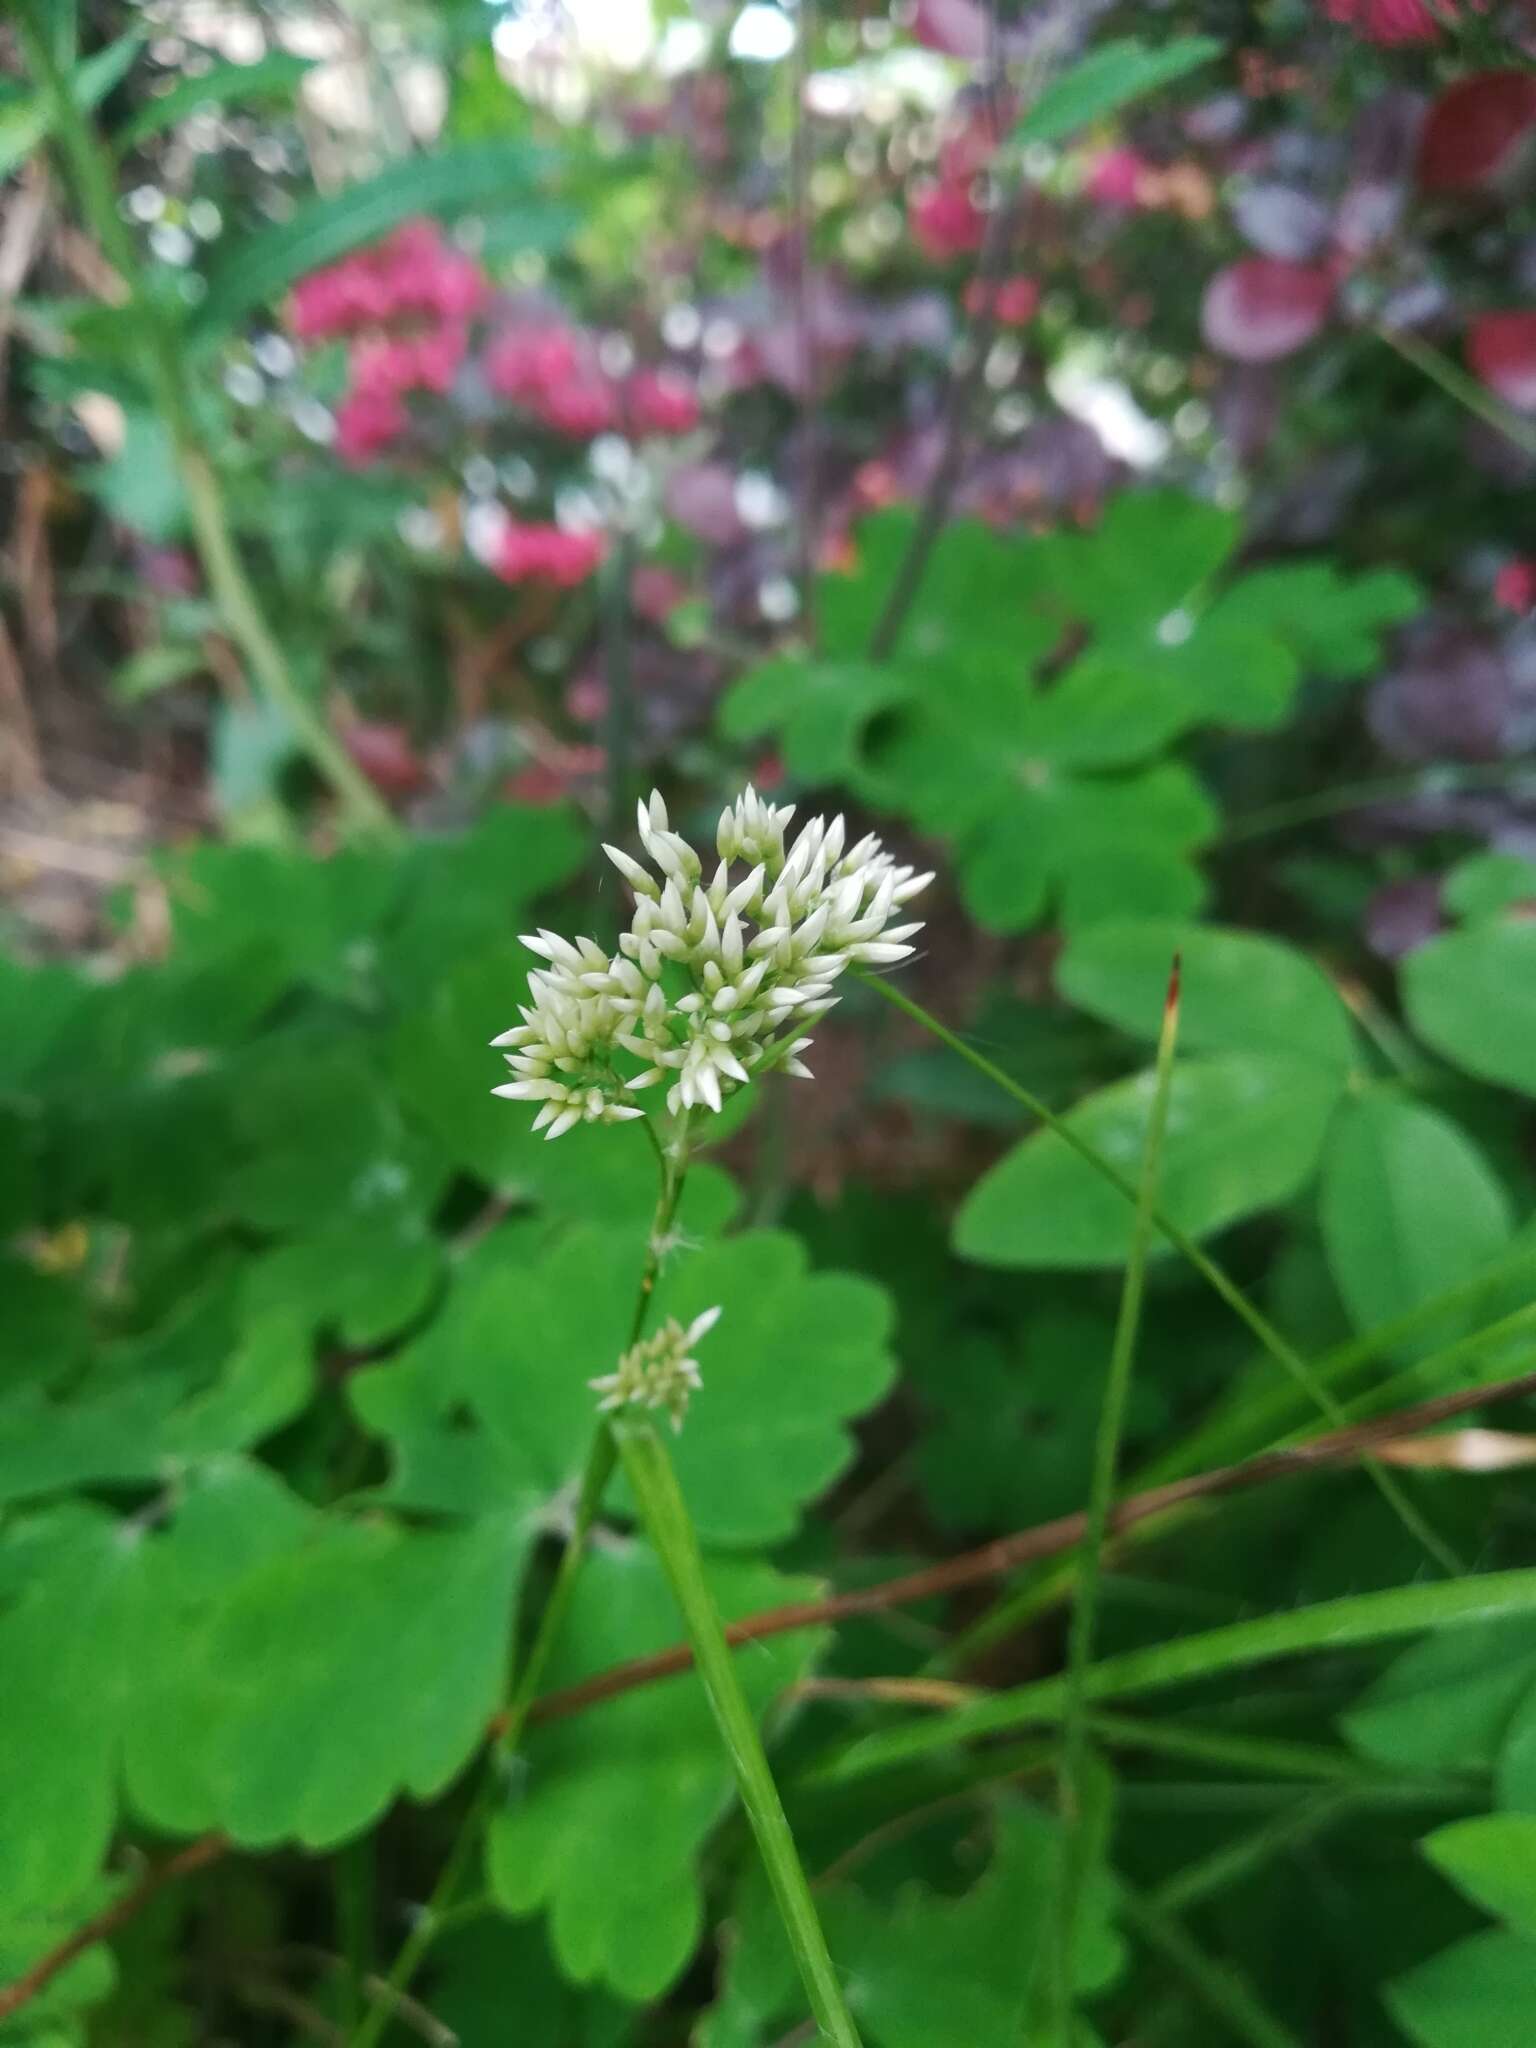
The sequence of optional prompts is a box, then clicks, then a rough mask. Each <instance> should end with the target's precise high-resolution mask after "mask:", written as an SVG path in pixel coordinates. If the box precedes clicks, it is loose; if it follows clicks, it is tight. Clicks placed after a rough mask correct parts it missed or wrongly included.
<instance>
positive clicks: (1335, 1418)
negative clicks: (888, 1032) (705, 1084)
mask: <svg viewBox="0 0 1536 2048" xmlns="http://www.w3.org/2000/svg"><path fill="white" fill-rule="evenodd" d="M854 972H855V973H856V974H858V976H859V979H860V980H861V981H863V982H864V983H865V985H866V986H867V987H869V988H872V989H874V990H876V991H877V993H878V994H880V995H882V996H883V997H884V998H885V1000H886V1001H887V1002H888V1003H894V1004H895V1006H896V1008H897V1009H898V1010H900V1011H901V1012H902V1013H903V1015H905V1016H907V1017H910V1018H911V1019H912V1021H913V1022H914V1023H915V1024H921V1026H922V1027H923V1029H924V1030H925V1031H926V1032H928V1033H929V1034H930V1035H931V1036H932V1037H934V1038H936V1039H938V1041H939V1043H940V1044H941V1045H946V1046H948V1047H949V1049H950V1051H951V1052H953V1053H956V1054H958V1055H959V1057H960V1058H961V1059H963V1060H964V1061H965V1062H966V1064H967V1065H968V1066H971V1067H974V1068H975V1069H976V1071H977V1073H978V1074H984V1075H985V1076H986V1078H987V1079H988V1080H989V1081H991V1082H992V1083H993V1084H994V1085H995V1086H996V1087H998V1088H1001V1089H1002V1091H1003V1093H1004V1094H1005V1095H1011V1096H1012V1097H1013V1099H1014V1101H1015V1102H1017V1103H1019V1104H1021V1105H1022V1107H1023V1108H1025V1109H1027V1110H1028V1111H1029V1112H1030V1114H1031V1115H1032V1116H1034V1117H1036V1118H1038V1119H1039V1121H1040V1122H1041V1123H1042V1124H1044V1125H1045V1126H1046V1127H1047V1129H1049V1130H1051V1131H1054V1132H1055V1134H1056V1136H1057V1137H1058V1138H1060V1139H1061V1141H1062V1143H1063V1144H1065V1145H1068V1146H1070V1147H1071V1149H1072V1150H1073V1151H1074V1152H1075V1153H1076V1154H1077V1155H1078V1157H1079V1158H1080V1159H1082V1160H1083V1161H1085V1163H1086V1164H1087V1165H1089V1166H1091V1167H1092V1168H1093V1170H1094V1172H1095V1173H1097V1174H1099V1175H1100V1176H1101V1177H1102V1178H1103V1179H1104V1180H1107V1181H1108V1182H1109V1184H1110V1186H1111V1187H1113V1188H1117V1189H1118V1190H1119V1192H1120V1193H1121V1194H1122V1195H1124V1197H1125V1199H1126V1200H1127V1201H1128V1202H1131V1203H1133V1204H1135V1203H1136V1202H1137V1201H1138V1200H1139V1195H1138V1191H1137V1188H1136V1186H1135V1183H1134V1182H1132V1181H1130V1180H1128V1179H1127V1178H1126V1176H1125V1175H1124V1174H1123V1173H1121V1171H1120V1170H1119V1168H1118V1167H1117V1166H1115V1165H1114V1164H1113V1162H1112V1161H1110V1160H1108V1159H1106V1158H1105V1157H1104V1155H1103V1153H1102V1152H1100V1151H1099V1150H1098V1148H1097V1147H1096V1146H1094V1145H1090V1144H1088V1143H1087V1142H1086V1141H1085V1140H1084V1139H1082V1138H1080V1137H1079V1136H1078V1134H1077V1132H1076V1131H1074V1130H1073V1129H1072V1127H1071V1125H1070V1124H1069V1123H1068V1122H1067V1121H1066V1119H1065V1118H1063V1117H1059V1116H1058V1115H1057V1114H1056V1112H1055V1110H1053V1109H1052V1108H1051V1107H1050V1106H1049V1104H1047V1103H1045V1102H1042V1101H1041V1099H1040V1097H1039V1096H1038V1095H1035V1094H1033V1093H1031V1091H1030V1090H1029V1089H1028V1088H1025V1087H1024V1086H1022V1084H1021V1083H1019V1082H1018V1081H1015V1080H1014V1078H1013V1076H1012V1075H1011V1074H1005V1073H1004V1072H1003V1070H1002V1068H1001V1067H999V1066H995V1065H994V1064H993V1062H992V1061H991V1060H989V1059H987V1058H986V1057H985V1056H984V1055H983V1054H981V1053H979V1052H977V1051H976V1050H975V1048H974V1047H972V1046H969V1045H967V1044H966V1042H965V1040H964V1039H963V1038H961V1037H960V1036H958V1034H957V1033H955V1032H953V1031H951V1030H950V1029H949V1028H948V1027H947V1026H946V1025H944V1024H941V1023H940V1022H939V1020H938V1018H937V1017H935V1016H933V1015H932V1014H931V1013H930V1012H929V1011H927V1010H925V1009H924V1008H923V1007H922V1005H921V1004H920V1003H915V1002H913V1000H912V998H911V997H910V996H909V995H906V994H904V993H903V991H902V990H901V989H899V988H897V987H895V986H894V985H893V984H892V983H891V982H889V981H885V980H882V979H880V978H879V977H878V976H875V975H872V974H865V973H864V972H863V971H862V970H861V969H858V968H855V969H854ZM1151 1221H1152V1226H1153V1228H1154V1229H1155V1230H1156V1231H1157V1232H1158V1234H1159V1235H1160V1236H1161V1237H1163V1238H1164V1239H1166V1241H1167V1242H1168V1243H1169V1244H1170V1245H1172V1246H1173V1248H1174V1250H1175V1251H1176V1252H1178V1253H1179V1254H1180V1256H1181V1257H1182V1258H1184V1259H1187V1260H1188V1262H1189V1264H1190V1265H1191V1266H1193V1267H1194V1269H1195V1271H1196V1272H1197V1273H1198V1274H1199V1275H1200V1277H1201V1278H1202V1279H1203V1280H1204V1281H1205V1282H1206V1284H1207V1285H1208V1286H1209V1287H1210V1288H1212V1289H1213V1290H1214V1292H1215V1293H1217V1294H1218V1295H1220V1297H1221V1299H1222V1300H1223V1301H1224V1302H1225V1303H1226V1304H1227V1306H1228V1308H1230V1309H1231V1310H1232V1312H1233V1314H1234V1315H1236V1316H1238V1317H1239V1318H1240V1319H1241V1320H1242V1321H1243V1322H1244V1323H1246V1324H1247V1326H1248V1328H1249V1329H1250V1330H1251V1331H1252V1332H1253V1334H1254V1336H1255V1337H1256V1338H1257V1339H1258V1341H1259V1343H1260V1344H1261V1345H1262V1346H1263V1347H1264V1349H1265V1350H1266V1351H1267V1352H1268V1353H1269V1355H1270V1357H1271V1358H1273V1359H1274V1360H1275V1361H1276V1363H1277V1364H1278V1365H1280V1366H1282V1367H1283V1368H1284V1370H1285V1371H1286V1372H1287V1373H1288V1374H1289V1375H1290V1377H1291V1378H1292V1379H1293V1380H1294V1381H1295V1382H1296V1385H1297V1386H1298V1387H1299V1388H1300V1389H1301V1390H1302V1391H1303V1392H1304V1393H1305V1395H1306V1397H1307V1399H1308V1400H1309V1401H1311V1402H1312V1404H1313V1405H1314V1407H1316V1408H1317V1409H1318V1411H1319V1412H1320V1413H1321V1414H1322V1415H1323V1416H1325V1417H1326V1419H1327V1420H1328V1421H1329V1422H1331V1423H1332V1424H1334V1425H1335V1426H1336V1427H1337V1426H1338V1425H1339V1424H1341V1423H1342V1422H1343V1421H1344V1411H1343V1409H1342V1408H1341V1407H1340V1406H1339V1404H1338V1402H1337V1401H1336V1400H1335V1399H1334V1397H1333V1395H1332V1394H1331V1393H1330V1392H1329V1391H1328V1389H1327V1387H1326V1386H1325V1385H1324V1384H1323V1383H1322V1381H1321V1380H1320V1379H1319V1377H1318V1375H1317V1374H1316V1373H1315V1372H1314V1371H1313V1369H1312V1367H1311V1366H1310V1365H1308V1363H1307V1361H1306V1360H1305V1359H1304V1358H1303V1357H1302V1356H1301V1354H1300V1352H1299V1351H1297V1350H1296V1349H1295V1348H1294V1347H1293V1346H1292V1345H1290V1344H1288V1343H1287V1342H1286V1340H1285V1338H1284V1337H1282V1336H1281V1334H1280V1332H1279V1331H1278V1330H1277V1329H1276V1328H1275V1326H1274V1324H1273V1323H1272V1322H1271V1321H1270V1320H1269V1318H1268V1317H1267V1316H1266V1315H1265V1314H1264V1313H1263V1311H1262V1310H1261V1309H1260V1308H1259V1307H1258V1306H1257V1305H1256V1304H1255V1303H1254V1302H1252V1301H1251V1300H1250V1299H1249V1297H1248V1296H1247V1295H1246V1294H1245V1293H1244V1292H1243V1290H1242V1288H1241V1287H1239V1286H1238V1284H1237V1282H1236V1281H1235V1280H1234V1279H1232V1277H1231V1276H1230V1274H1228V1273H1227V1272H1226V1270H1225V1269H1224V1268H1223V1267H1222V1266H1219V1265H1218V1264H1217V1262H1216V1261H1215V1260H1214V1259H1213V1258H1211V1257H1210V1256H1209V1255H1208V1254H1207V1253H1205V1252H1204V1251H1202V1250H1201V1248H1200V1246H1199V1245H1198V1244H1196V1243H1195V1241H1194V1239H1193V1238H1192V1237H1190V1236H1189V1235H1188V1234H1187V1233H1186V1232H1185V1231H1183V1230H1181V1229H1180V1228H1179V1226H1178V1224H1176V1223H1175V1222H1174V1221H1173V1220H1172V1218H1171V1217H1169V1216H1168V1215H1166V1214H1165V1213H1164V1211H1163V1210H1162V1209H1160V1208H1159V1207H1158V1206H1157V1205H1156V1204H1155V1203H1154V1204H1153V1207H1152V1210H1151ZM1361 1463H1362V1469H1363V1470H1364V1471H1365V1472H1366V1473H1367V1474H1368V1475H1369V1476H1370V1478H1371V1480H1372V1481H1373V1483H1374V1484H1375V1486H1376V1489H1377V1491H1378V1492H1379V1493H1380V1494H1381V1496H1382V1498H1383V1500H1385V1501H1386V1503H1387V1505H1388V1506H1389V1507H1390V1508H1391V1510H1392V1512H1393V1513H1394V1514H1395V1515H1396V1516H1397V1518H1398V1520H1399V1521H1400V1522H1401V1523H1402V1525H1403V1527H1404V1528H1405V1529H1406V1530H1407V1531H1408V1533H1409V1534H1410V1535H1411V1536H1412V1537H1413V1538H1414V1539H1415V1541H1416V1542H1418V1543H1419V1544H1420V1545H1421V1546H1422V1547H1423V1549H1424V1550H1425V1551H1426V1552H1427V1553H1428V1554H1429V1556H1430V1557H1432V1558H1433V1559H1434V1561H1435V1562H1436V1564H1438V1565H1439V1566H1440V1568H1441V1570H1442V1571H1445V1572H1449V1573H1456V1572H1459V1571H1460V1570H1461V1569H1462V1564H1461V1560H1460V1559H1459V1558H1458V1557H1457V1556H1456V1555H1455V1553H1454V1552H1453V1551H1451V1550H1450V1549H1449V1548H1448V1547H1447V1546H1446V1544H1445V1543H1444V1542H1443V1541H1442V1540H1441V1538H1440V1537H1439V1536H1438V1535H1437V1534H1436V1532H1435V1531H1434V1530H1433V1529H1432V1528H1431V1527H1430V1526H1429V1524H1428V1523H1427V1522H1426V1521H1425V1519H1424V1517H1423V1515H1422V1514H1421V1513H1420V1512H1419V1510H1418V1508H1417V1507H1416V1506H1415V1504H1414V1502H1413V1501H1412V1500H1411V1499H1410V1498H1409V1497H1408V1495H1407V1493H1406V1492H1405V1491H1404V1489H1403V1488H1402V1487H1401V1486H1400V1485H1399V1484H1398V1482H1397V1480H1396V1479H1395V1478H1393V1476H1392V1475H1391V1474H1390V1473H1388V1472H1386V1471H1384V1470H1383V1469H1382V1467H1381V1466H1380V1465H1379V1464H1378V1463H1377V1461H1376V1460H1375V1459H1374V1458H1367V1459H1363V1460H1362V1461H1361ZM1017 1620H1018V1616H1017V1615H1016V1614H1015V1612H1014V1610H1013V1608H1012V1606H1011V1605H1010V1603H1009V1602H1008V1601H1003V1602H1001V1603H1000V1604H999V1606H998V1607H997V1609H995V1610H994V1612H993V1613H992V1614H990V1615H988V1616H986V1617H985V1618H984V1620H983V1622H982V1624H981V1625H980V1626H979V1627H977V1628H975V1629H972V1630H970V1631H969V1632H968V1633H967V1634H966V1635H965V1636H964V1637H962V1638H961V1639H960V1640H959V1642H958V1643H956V1644H955V1645H953V1646H952V1648H951V1654H950V1655H949V1656H948V1658H947V1659H946V1661H947V1662H949V1663H951V1664H952V1663H954V1662H956V1661H958V1660H959V1659H960V1658H961V1657H962V1656H963V1655H966V1654H969V1653H971V1652H972V1651H975V1650H979V1649H981V1648H983V1647H985V1645H986V1644H987V1643H989V1642H993V1641H996V1640H997V1639H998V1638H999V1637H1000V1636H1002V1635H1006V1634H1007V1633H1008V1632H1009V1631H1010V1630H1011V1629H1012V1628H1013V1627H1014V1626H1015V1625H1016V1623H1017Z"/></svg>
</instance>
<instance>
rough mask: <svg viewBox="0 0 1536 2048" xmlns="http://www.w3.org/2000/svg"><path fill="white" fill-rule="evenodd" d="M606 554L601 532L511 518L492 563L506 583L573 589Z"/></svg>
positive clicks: (496, 547)
mask: <svg viewBox="0 0 1536 2048" xmlns="http://www.w3.org/2000/svg"><path fill="white" fill-rule="evenodd" d="M604 553H605V544H604V541H603V537H602V535H601V534H597V533H567V532H566V530H565V529H564V527H560V526H548V525H542V524H539V523H537V522H529V523H527V524H522V523H520V522H518V521H517V520H510V521H509V522H508V524H507V526H506V529H505V530H504V532H503V533H502V535H501V538H500V540H499V541H498V542H497V543H496V546H495V549H494V551H493V553H492V555H491V558H490V563H489V566H490V569H491V572H492V574H493V575H496V576H499V577H500V578H501V580H502V582H503V583H553V584H555V585H557V586H558V588H560V589H561V590H570V589H572V588H574V586H575V585H576V584H578V583H584V582H585V581H586V579H587V578H588V577H589V576H590V575H591V574H592V571H593V570H594V569H595V568H596V567H597V565H598V563H599V562H600V561H601V560H602V559H603V555H604Z"/></svg>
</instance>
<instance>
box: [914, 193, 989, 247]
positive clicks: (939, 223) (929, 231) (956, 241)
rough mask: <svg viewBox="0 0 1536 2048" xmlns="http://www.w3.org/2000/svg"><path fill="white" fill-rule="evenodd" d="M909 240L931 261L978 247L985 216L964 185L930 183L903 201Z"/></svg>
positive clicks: (982, 239) (984, 228) (985, 222)
mask: <svg viewBox="0 0 1536 2048" xmlns="http://www.w3.org/2000/svg"><path fill="white" fill-rule="evenodd" d="M907 224H908V226H909V227H910V228H911V230H912V239H913V240H914V241H915V242H916V243H917V245H918V247H919V248H920V249H921V250H922V252H923V254H924V255H925V256H927V257H929V258H930V259H931V260H932V261H933V262H935V263H947V262H948V261H949V259H950V258H951V257H952V256H964V255H967V254H969V253H971V252H973V251H975V250H977V249H979V248H980V247H981V245H982V243H983V241H984V240H985V239H986V233H987V216H986V215H985V214H984V213H983V212H982V210H981V208H980V207H979V206H978V205H977V204H976V201H975V199H974V198H973V197H972V196H971V191H970V187H969V186H968V185H955V184H942V185H930V186H928V187H927V188H926V190H924V191H922V192H919V193H916V194H915V195H914V196H913V197H912V198H911V199H909V200H908V202H907Z"/></svg>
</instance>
